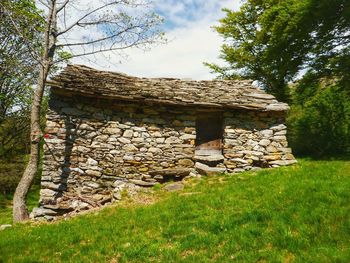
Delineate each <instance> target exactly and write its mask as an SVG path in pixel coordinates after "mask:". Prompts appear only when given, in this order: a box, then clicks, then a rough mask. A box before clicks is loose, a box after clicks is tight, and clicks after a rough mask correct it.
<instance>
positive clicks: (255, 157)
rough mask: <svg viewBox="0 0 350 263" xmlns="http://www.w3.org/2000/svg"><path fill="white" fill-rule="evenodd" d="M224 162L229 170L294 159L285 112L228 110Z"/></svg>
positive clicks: (292, 160)
mask: <svg viewBox="0 0 350 263" xmlns="http://www.w3.org/2000/svg"><path fill="white" fill-rule="evenodd" d="M224 116H225V119H224V120H225V121H224V122H225V123H224V125H225V130H224V147H223V148H224V149H223V154H224V158H225V161H224V164H225V166H226V168H227V171H228V172H243V171H247V170H251V169H257V168H267V167H278V166H284V165H290V164H293V163H295V162H296V161H295V159H294V156H293V155H292V151H291V149H290V148H288V142H287V137H286V134H287V127H286V126H285V125H284V124H283V123H284V121H285V118H284V114H283V113H271V112H258V113H255V112H252V111H248V112H242V111H235V112H226V113H225V114H224Z"/></svg>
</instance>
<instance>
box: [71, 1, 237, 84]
mask: <svg viewBox="0 0 350 263" xmlns="http://www.w3.org/2000/svg"><path fill="white" fill-rule="evenodd" d="M159 1H160V2H159V3H158V6H157V9H159V10H162V12H163V14H164V16H166V17H165V19H169V20H170V22H171V23H173V24H174V25H175V27H173V28H172V29H171V30H170V31H168V32H166V34H167V38H168V39H170V40H171V41H170V42H169V43H168V44H166V45H158V46H156V47H153V48H152V49H151V50H150V51H147V52H144V51H142V50H139V49H131V50H128V51H127V52H126V54H127V55H128V58H127V59H126V58H125V57H120V56H118V55H113V54H110V55H108V57H107V56H103V55H99V56H95V57H94V58H93V59H92V60H90V61H89V60H86V59H81V58H79V59H75V60H74V61H73V62H74V63H83V64H85V65H88V66H92V67H95V68H100V69H104V70H112V71H119V72H123V73H126V74H129V75H134V76H140V77H178V78H192V79H211V78H213V75H211V74H210V73H209V69H208V68H207V67H205V66H204V65H203V62H219V59H218V56H219V51H220V46H221V44H222V38H221V37H220V36H219V35H218V34H217V33H216V32H214V30H213V29H212V28H211V27H212V26H213V25H215V24H217V20H218V19H219V18H221V17H223V16H224V13H223V12H221V8H223V7H228V8H231V9H238V8H239V6H240V2H239V0H236V1H232V0H223V1H220V0H215V1H214V0H213V1H205V2H204V3H203V4H202V5H201V6H200V8H199V10H198V13H199V14H200V15H194V16H184V9H185V8H188V7H189V6H192V7H195V6H196V5H194V3H195V2H196V3H197V7H198V3H199V2H202V1H199V0H182V1H173V0H166V1H164V0H163V1H161V0H159ZM195 11H196V10H191V11H190V12H187V13H186V14H187V15H188V13H190V14H191V13H195ZM92 61H93V62H92Z"/></svg>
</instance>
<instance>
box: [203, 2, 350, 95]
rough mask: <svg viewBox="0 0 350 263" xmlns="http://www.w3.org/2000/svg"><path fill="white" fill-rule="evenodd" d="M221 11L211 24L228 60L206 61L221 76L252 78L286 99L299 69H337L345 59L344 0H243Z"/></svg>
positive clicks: (349, 13) (347, 6)
mask: <svg viewBox="0 0 350 263" xmlns="http://www.w3.org/2000/svg"><path fill="white" fill-rule="evenodd" d="M224 11H225V12H226V17H224V18H223V19H221V20H220V25H219V26H216V27H215V29H216V30H217V32H218V33H219V34H220V35H221V36H223V38H224V40H225V43H224V45H223V46H222V49H221V58H222V59H223V60H225V62H226V63H227V65H226V66H223V67H222V66H218V65H215V64H208V65H209V66H210V67H211V69H212V70H213V72H215V73H217V74H218V75H219V77H221V78H237V77H241V78H250V79H253V80H257V81H259V82H260V84H261V85H262V86H263V87H264V88H265V89H266V91H267V92H269V93H272V94H273V95H275V96H276V97H277V98H278V99H279V100H282V101H288V98H289V90H288V87H287V84H288V83H289V82H290V81H292V80H294V79H295V78H296V77H297V76H298V75H300V74H301V72H303V71H306V70H314V71H318V72H323V73H325V72H326V71H327V68H329V67H331V68H332V70H331V71H332V72H336V71H337V70H339V71H341V69H342V68H343V65H344V64H346V65H347V63H348V62H347V61H348V60H347V58H346V57H347V56H348V52H349V41H350V34H349V32H350V2H349V1H346V0H335V1H328V0H303V1H300V0H286V1H278V0H247V1H245V2H244V4H243V5H242V7H241V8H240V10H239V11H232V10H229V9H224ZM341 75H343V73H341Z"/></svg>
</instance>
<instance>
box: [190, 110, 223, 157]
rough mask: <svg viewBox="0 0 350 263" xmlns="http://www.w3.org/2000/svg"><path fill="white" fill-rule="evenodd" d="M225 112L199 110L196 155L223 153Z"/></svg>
mask: <svg viewBox="0 0 350 263" xmlns="http://www.w3.org/2000/svg"><path fill="white" fill-rule="evenodd" d="M223 133H224V128H223V113H222V112H210V111H198V112H197V118H196V134H197V136H196V155H197V156H198V155H222V138H223Z"/></svg>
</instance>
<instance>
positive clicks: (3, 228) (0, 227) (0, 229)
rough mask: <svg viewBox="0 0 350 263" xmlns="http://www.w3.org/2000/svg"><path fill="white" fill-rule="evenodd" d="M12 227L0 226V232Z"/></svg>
mask: <svg viewBox="0 0 350 263" xmlns="http://www.w3.org/2000/svg"><path fill="white" fill-rule="evenodd" d="M10 227H12V225H1V226H0V231H2V230H5V229H6V228H10Z"/></svg>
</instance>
